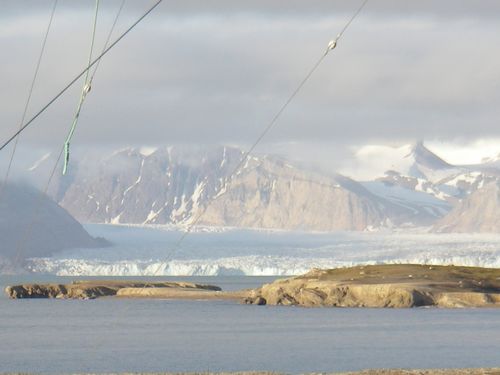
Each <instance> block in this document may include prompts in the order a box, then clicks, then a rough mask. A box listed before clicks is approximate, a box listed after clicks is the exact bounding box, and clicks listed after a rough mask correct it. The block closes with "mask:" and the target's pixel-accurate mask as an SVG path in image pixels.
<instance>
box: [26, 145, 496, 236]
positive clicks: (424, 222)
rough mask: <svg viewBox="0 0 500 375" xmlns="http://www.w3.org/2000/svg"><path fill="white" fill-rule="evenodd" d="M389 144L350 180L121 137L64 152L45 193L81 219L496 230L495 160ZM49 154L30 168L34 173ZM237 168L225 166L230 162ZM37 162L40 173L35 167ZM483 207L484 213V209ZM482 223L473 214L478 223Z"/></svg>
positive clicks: (230, 152) (280, 162) (214, 150)
mask: <svg viewBox="0 0 500 375" xmlns="http://www.w3.org/2000/svg"><path fill="white" fill-rule="evenodd" d="M382 151H383V152H385V153H387V152H389V153H390V155H391V157H390V158H389V159H388V160H386V164H387V165H384V163H381V165H379V166H378V167H379V168H382V169H381V171H382V172H381V173H379V174H378V175H376V176H374V177H373V178H371V179H369V180H360V181H356V180H354V179H353V178H350V177H347V176H346V175H345V173H344V175H341V174H337V173H325V172H318V171H315V170H311V169H310V168H305V167H303V166H300V165H297V164H295V163H291V162H290V161H288V160H286V159H284V158H282V157H279V156H274V155H253V156H250V157H248V158H247V159H245V160H243V162H242V159H243V157H244V152H243V151H242V150H241V149H239V148H237V147H228V146H206V147H200V146H198V147H182V146H168V147H167V146H165V147H157V148H144V147H142V148H141V147H129V148H124V149H119V150H113V151H110V152H95V151H87V152H85V153H83V154H82V155H81V157H78V158H73V159H72V165H71V169H70V173H69V174H68V175H66V176H59V177H58V178H57V180H56V181H55V183H54V184H53V187H52V189H51V191H50V195H51V196H52V197H53V198H54V199H55V200H56V201H57V202H58V203H59V204H60V205H61V206H62V207H64V208H65V209H66V210H68V211H69V212H70V213H71V214H72V215H73V216H75V217H76V218H77V219H78V220H80V221H82V222H91V223H110V224H139V225H142V224H155V225H177V226H178V225H181V226H182V225H189V224H192V223H194V222H196V224H199V225H206V226H231V227H246V228H267V229H286V230H304V231H337V230H356V231H358V230H376V229H381V228H388V227H389V228H395V227H405V228H406V227H426V228H431V230H433V231H436V232H450V231H457V232H475V231H487V232H498V231H500V225H499V222H500V215H499V214H497V212H499V211H498V210H495V209H494V207H496V206H495V205H497V202H498V186H499V185H498V181H499V176H500V161H499V160H497V159H489V160H485V161H484V163H481V164H474V165H452V164H450V163H448V162H446V161H445V160H443V159H442V158H440V157H439V156H438V155H437V154H436V153H434V152H432V151H430V150H429V149H428V148H427V147H426V146H425V145H424V143H423V142H417V143H415V144H411V145H405V146H401V147H397V148H388V147H387V146H367V147H365V148H364V149H363V150H360V152H361V153H365V154H366V155H368V156H369V157H370V158H372V157H373V155H376V154H377V153H378V152H382ZM50 160H52V159H51V157H48V156H47V155H44V156H43V157H41V158H40V159H39V160H37V161H36V162H34V163H33V165H32V166H31V167H30V168H29V169H30V173H31V174H33V175H37V173H38V174H39V175H40V176H41V175H43V174H44V173H45V172H43V171H44V170H46V168H44V166H47V165H48V163H49V162H50ZM235 170H236V173H235V174H234V175H233V172H235ZM42 172H43V173H42ZM485 208H488V211H487V212H488V215H484V213H485V212H486V211H485ZM478 223H481V224H478Z"/></svg>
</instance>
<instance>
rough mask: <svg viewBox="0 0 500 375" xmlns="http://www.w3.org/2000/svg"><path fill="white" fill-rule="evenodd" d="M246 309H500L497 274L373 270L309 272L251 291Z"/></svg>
mask: <svg viewBox="0 0 500 375" xmlns="http://www.w3.org/2000/svg"><path fill="white" fill-rule="evenodd" d="M245 302H246V303H250V304H270V305H296V306H307V307H315V306H329V307H333V306H337V307H418V306H438V307H449V308H457V307H500V269H487V268H475V267H454V266H425V265H377V266H359V267H352V268H339V269H333V270H313V271H311V272H309V273H307V274H305V275H303V276H299V277H294V278H289V279H282V280H277V281H275V282H273V283H271V284H266V285H264V286H262V287H261V288H259V289H256V290H254V291H253V293H251V294H250V296H249V297H248V298H247V299H246V300H245Z"/></svg>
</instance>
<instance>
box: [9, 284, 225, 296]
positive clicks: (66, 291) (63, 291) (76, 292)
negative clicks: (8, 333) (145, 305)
mask: <svg viewBox="0 0 500 375" xmlns="http://www.w3.org/2000/svg"><path fill="white" fill-rule="evenodd" d="M122 289H128V290H131V289H132V290H133V289H136V290H144V291H146V292H147V291H148V290H150V289H159V290H160V289H161V290H169V291H182V290H190V291H197V292H208V291H220V290H221V289H220V288H219V287H217V286H213V285H203V284H194V283H184V282H179V283H176V282H151V283H147V282H132V281H102V280H101V281H75V282H73V283H71V284H25V285H14V286H8V287H7V288H5V292H6V293H7V295H8V296H9V297H10V298H13V299H18V298H75V299H93V298H97V297H106V296H115V295H117V294H118V293H119V292H120V291H121V290H122ZM122 296H127V295H126V294H125V295H122Z"/></svg>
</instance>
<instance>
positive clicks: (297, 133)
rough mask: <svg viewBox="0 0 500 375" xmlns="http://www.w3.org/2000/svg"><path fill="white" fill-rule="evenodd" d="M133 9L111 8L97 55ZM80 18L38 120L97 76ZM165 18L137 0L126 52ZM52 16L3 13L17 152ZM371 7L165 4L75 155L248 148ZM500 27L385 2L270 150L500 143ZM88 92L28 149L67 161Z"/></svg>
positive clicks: (4, 104)
mask: <svg viewBox="0 0 500 375" xmlns="http://www.w3.org/2000/svg"><path fill="white" fill-rule="evenodd" d="M120 2H121V0H102V6H101V12H100V14H99V21H98V30H97V33H98V37H97V48H96V50H100V49H101V48H102V45H103V43H104V40H105V37H106V35H107V33H108V31H109V28H110V26H111V23H112V20H113V17H114V15H115V13H116V11H117V9H118V7H119V5H120ZM75 3H76V2H74V1H70V0H59V5H58V7H57V11H56V14H55V19H54V23H53V27H52V29H51V32H50V35H49V39H48V44H47V49H46V54H45V56H44V59H43V61H42V66H41V70H40V76H39V80H38V81H37V83H36V86H35V92H34V96H33V101H32V104H31V106H30V111H29V112H30V113H33V112H34V111H35V110H36V109H39V108H40V107H41V106H42V105H43V104H45V102H47V101H48V100H49V99H50V98H51V97H52V96H53V95H54V94H55V93H56V92H57V91H58V90H59V89H60V88H61V87H63V86H64V85H65V84H66V83H67V82H68V81H69V80H71V78H72V77H73V76H74V75H75V74H76V73H78V72H79V71H81V70H82V68H83V67H84V65H85V61H86V55H87V53H88V46H89V42H90V36H91V23H92V13H93V1H90V0H88V1H80V2H78V4H77V5H75ZM152 3H153V1H152V0H151V1H146V0H133V1H132V0H128V1H127V2H126V4H125V8H124V12H123V14H122V16H121V17H120V19H119V21H118V26H117V29H116V33H115V36H116V35H118V33H119V32H121V31H123V30H124V29H125V28H126V27H127V26H128V25H130V24H131V23H132V22H134V20H135V19H136V18H137V17H138V16H140V15H141V13H142V12H143V11H144V10H145V9H147V8H148V7H149V6H150V5H151V4H152ZM52 4H53V2H52V1H48V0H36V1H27V0H20V1H8V0H0V8H1V12H0V48H1V50H2V51H3V52H2V54H1V57H0V79H1V80H0V82H1V84H2V85H1V87H2V88H1V89H0V121H1V123H2V126H1V129H0V136H1V137H2V139H3V138H5V137H6V136H7V135H8V134H10V133H12V132H13V131H14V130H15V129H16V128H17V127H18V126H19V119H20V116H21V113H22V108H23V106H24V101H25V99H26V95H27V91H28V87H29V85H30V81H31V77H32V74H33V70H34V66H35V63H36V59H37V56H38V53H39V49H40V45H41V42H42V38H43V34H44V30H45V28H46V25H47V22H48V19H49V14H50V10H51V6H52ZM359 4H360V1H347V0H343V1H328V2H327V1H322V0H319V1H316V0H307V1H305V0H302V1H298V0H291V1H287V2H284V1H271V0H266V1H231V0H226V1H222V0H213V1H206V0H203V1H202V0H192V1H191V0H179V1H168V0H165V1H164V2H163V3H162V4H161V5H160V6H159V7H158V8H157V9H156V10H155V12H154V13H153V14H151V15H150V16H149V17H148V18H147V19H145V21H144V22H143V23H142V24H140V26H138V28H137V29H135V30H134V31H133V32H132V33H131V34H130V35H129V36H127V37H126V39H124V40H123V42H121V43H120V44H119V45H118V46H117V47H116V48H115V49H114V50H112V51H111V52H110V54H109V55H108V56H107V57H106V58H105V60H103V62H102V64H101V66H100V68H99V71H98V73H97V75H96V79H95V82H94V85H93V89H92V91H91V93H90V94H89V96H88V99H87V101H86V102H85V107H84V109H83V112H82V115H81V118H80V124H79V128H78V130H77V132H76V134H75V138H74V141H73V144H76V145H77V146H80V147H87V146H88V145H101V146H102V145H112V146H113V147H114V145H123V144H145V145H158V144H172V143H227V144H240V145H248V144H249V143H251V142H252V141H253V140H254V139H255V138H256V137H257V136H258V134H259V132H260V131H262V129H263V128H264V127H265V126H266V125H267V123H268V122H269V121H270V119H271V118H272V116H273V115H274V114H275V113H276V111H277V110H278V109H279V107H280V106H281V104H282V103H283V102H284V101H285V100H286V99H287V97H288V96H289V95H290V93H291V92H292V91H293V90H294V88H295V87H296V86H297V84H298V83H299V82H300V80H301V79H302V78H303V77H304V75H305V74H306V72H307V71H308V70H309V69H310V67H311V66H312V65H313V64H314V62H315V61H316V60H317V59H318V58H319V56H320V55H321V54H322V53H323V52H324V49H325V46H326V45H327V43H328V41H329V40H330V39H332V38H333V37H335V35H336V34H337V33H338V32H339V31H340V29H341V28H342V27H343V26H344V24H345V23H346V22H347V20H348V19H349V18H350V16H351V15H352V13H353V12H354V11H355V9H356V8H357V7H358V6H359ZM499 12H500V3H498V2H497V1H481V2H477V1H472V0H470V1H457V0H454V1H452V0H446V1H439V2H436V1H418V2H406V1H396V0H394V1H388V0H370V1H369V2H368V5H367V6H366V8H365V9H364V11H363V12H362V14H361V15H360V16H359V18H357V19H356V20H355V22H354V23H353V24H352V25H351V27H350V28H349V29H348V31H347V32H346V33H345V35H344V38H343V39H342V40H341V42H340V44H339V46H338V48H337V49H336V50H335V51H334V52H333V53H332V54H330V55H329V56H328V57H327V58H326V59H325V60H324V61H323V63H322V65H321V66H320V68H319V69H318V70H317V72H316V73H315V74H314V76H313V77H312V78H311V80H310V81H309V82H308V83H307V85H306V86H305V87H304V89H303V90H302V91H301V93H300V95H299V96H298V97H297V98H296V99H295V100H294V101H293V103H292V105H291V106H290V107H289V109H288V110H287V112H286V113H285V114H284V115H283V116H282V118H281V119H280V121H279V124H278V126H277V127H276V128H275V129H274V130H273V131H272V133H271V134H269V137H268V138H266V143H265V144H264V145H263V146H262V150H263V151H270V150H273V151H276V152H286V151H287V150H296V151H297V154H304V155H305V154H311V155H313V156H314V157H319V158H323V157H326V155H329V157H334V155H335V153H334V152H332V150H342V149H345V148H346V147H350V146H354V145H360V144H366V143H374V142H377V143H379V142H383V143H393V144H399V143H401V142H408V141H412V140H416V139H426V140H432V141H433V142H448V143H449V142H453V143H455V144H467V143H470V142H476V144H477V142H478V141H477V140H481V139H483V140H484V139H497V138H500V127H499V126H498V119H499V118H500V105H499V104H498V103H500V69H499V67H500V50H499V49H498V46H499V45H500V23H499V22H498V14H499ZM80 89H81V83H79V84H78V85H76V86H75V87H74V88H73V89H71V90H69V91H68V93H67V94H66V95H65V96H64V97H63V98H62V99H61V100H60V101H58V102H57V103H56V104H55V105H53V106H52V107H51V108H50V110H49V111H47V113H46V114H44V115H43V116H42V117H41V118H40V119H39V120H37V122H36V123H35V125H34V126H33V127H32V128H31V129H30V130H29V131H27V132H26V133H24V134H23V142H26V143H28V144H32V143H37V144H40V145H43V146H44V147H56V148H57V147H59V145H60V144H62V142H63V140H64V138H65V135H66V132H67V130H68V128H69V126H70V124H71V121H72V115H73V112H74V110H75V106H76V104H77V100H78V96H79V92H80ZM316 146H317V147H316ZM499 151H500V150H499ZM340 152H341V151H339V153H340Z"/></svg>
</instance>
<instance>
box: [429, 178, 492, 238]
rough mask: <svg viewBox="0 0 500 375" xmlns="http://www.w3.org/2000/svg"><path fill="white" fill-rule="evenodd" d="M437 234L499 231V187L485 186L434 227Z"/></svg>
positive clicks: (459, 204) (490, 184)
mask: <svg viewBox="0 0 500 375" xmlns="http://www.w3.org/2000/svg"><path fill="white" fill-rule="evenodd" d="M435 231H437V232H483V233H498V232H499V231H500V186H499V183H498V182H491V183H489V184H486V185H485V186H484V187H482V188H481V189H478V190H476V191H475V192H473V193H472V194H471V195H470V196H468V197H467V198H465V199H464V200H463V201H461V202H460V203H458V204H457V206H456V207H455V208H454V209H453V210H452V211H451V212H450V213H449V214H448V215H446V216H445V217H444V218H442V219H441V220H440V221H439V222H438V223H436V225H435Z"/></svg>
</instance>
